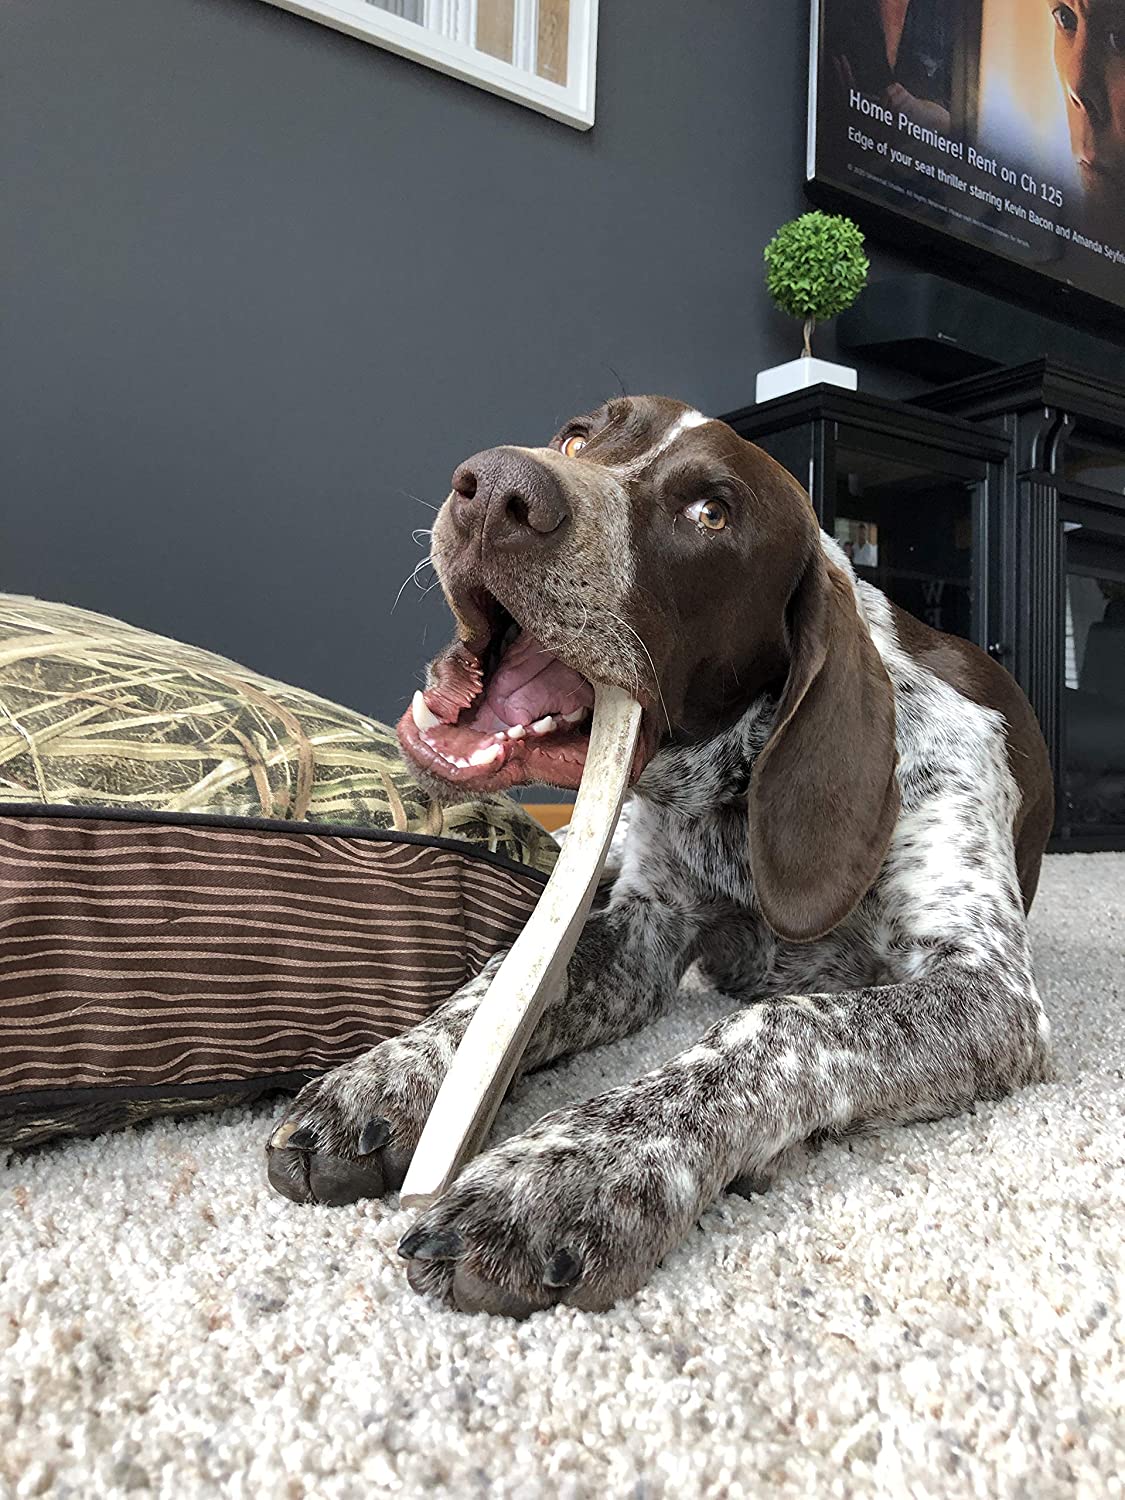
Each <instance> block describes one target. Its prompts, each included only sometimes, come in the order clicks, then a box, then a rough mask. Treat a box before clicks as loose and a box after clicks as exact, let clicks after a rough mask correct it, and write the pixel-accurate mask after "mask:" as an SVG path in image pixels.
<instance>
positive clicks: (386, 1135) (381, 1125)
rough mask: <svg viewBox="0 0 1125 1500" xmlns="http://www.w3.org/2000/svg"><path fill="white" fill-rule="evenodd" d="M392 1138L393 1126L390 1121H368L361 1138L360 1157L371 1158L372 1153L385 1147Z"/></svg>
mask: <svg viewBox="0 0 1125 1500" xmlns="http://www.w3.org/2000/svg"><path fill="white" fill-rule="evenodd" d="M390 1138H391V1126H390V1122H389V1121H388V1120H368V1122H367V1124H366V1125H365V1126H364V1127H363V1133H362V1134H361V1136H360V1138H359V1154H360V1156H370V1155H371V1153H372V1151H378V1149H379V1147H380V1146H385V1145H386V1144H387V1142H388V1141H389V1140H390Z"/></svg>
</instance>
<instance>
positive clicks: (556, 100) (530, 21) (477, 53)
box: [264, 0, 598, 130]
mask: <svg viewBox="0 0 1125 1500" xmlns="http://www.w3.org/2000/svg"><path fill="white" fill-rule="evenodd" d="M264 3H265V4H267V5H275V6H278V7H279V8H280V9H282V10H289V11H293V12H294V13H295V14H296V15H299V16H304V17H305V18H306V19H307V20H309V21H319V22H320V23H321V24H322V25H324V26H331V27H333V29H334V30H336V31H343V32H345V33H346V34H347V35H348V36H354V37H357V38H358V39H359V40H360V41H364V42H372V43H374V45H375V46H377V47H385V48H386V49H387V50H388V51H390V52H397V53H398V54H399V55H400V56H401V57H409V58H411V59H413V61H415V62H420V63H423V64H425V66H426V67H429V68H435V69H437V71H438V72H440V73H447V74H449V75H450V76H451V77H453V78H460V79H461V80H462V81H463V82H465V83H472V84H476V86H477V87H478V88H483V89H487V90H488V91H489V92H490V93H493V94H499V95H500V97H501V98H503V99H511V100H514V101H515V102H516V103H517V104H526V105H527V106H528V107H529V108H531V109H534V110H538V111H539V113H540V114H544V115H549V116H550V117H551V118H552V119H553V120H560V121H562V123H563V124H565V125H572V126H574V128H575V129H577V130H589V129H590V127H591V125H593V123H594V90H595V80H596V63H597V38H598V0H569V7H568V17H567V47H566V82H565V83H558V82H553V81H552V80H551V79H550V78H546V77H542V76H541V75H540V73H539V72H537V71H536V47H537V44H538V37H539V26H538V17H539V3H540V0H512V11H513V24H512V30H513V45H512V59H513V60H512V61H511V62H506V61H504V60H503V59H501V58H499V57H494V56H492V55H491V54H490V53H488V52H486V51H482V50H480V49H479V48H478V47H477V46H476V36H477V29H476V28H477V17H478V3H480V0H264ZM390 5H394V6H395V10H401V11H403V12H405V14H401V15H400V14H396V13H395V10H392V9H389V8H384V6H390ZM411 12H413V13H414V14H416V15H420V16H421V17H422V18H423V19H421V20H413V19H408V18H407V17H408V15H409V14H410V13H411Z"/></svg>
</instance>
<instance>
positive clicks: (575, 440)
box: [559, 432, 586, 458]
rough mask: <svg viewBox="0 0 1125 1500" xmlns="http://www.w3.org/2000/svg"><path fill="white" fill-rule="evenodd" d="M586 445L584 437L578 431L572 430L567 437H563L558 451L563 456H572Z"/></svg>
mask: <svg viewBox="0 0 1125 1500" xmlns="http://www.w3.org/2000/svg"><path fill="white" fill-rule="evenodd" d="M585 446H586V439H585V438H584V437H583V436H582V434H581V433H580V432H572V433H571V434H570V436H569V437H568V438H564V439H563V441H562V444H561V446H560V448H559V452H560V453H561V454H562V455H563V456H564V458H573V457H574V455H575V454H576V453H578V452H579V451H580V450H581V449H582V448H585Z"/></svg>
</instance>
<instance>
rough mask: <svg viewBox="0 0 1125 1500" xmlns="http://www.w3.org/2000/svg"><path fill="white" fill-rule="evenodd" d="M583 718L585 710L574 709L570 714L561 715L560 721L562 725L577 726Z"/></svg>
mask: <svg viewBox="0 0 1125 1500" xmlns="http://www.w3.org/2000/svg"><path fill="white" fill-rule="evenodd" d="M585 717H586V710H585V709H584V708H576V709H575V710H574V712H573V713H572V714H563V716H562V721H563V723H564V724H577V723H578V722H579V720H580V719H584V718H585Z"/></svg>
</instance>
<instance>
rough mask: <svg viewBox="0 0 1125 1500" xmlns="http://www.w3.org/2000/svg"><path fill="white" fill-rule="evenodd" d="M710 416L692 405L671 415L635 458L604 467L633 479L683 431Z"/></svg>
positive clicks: (681, 435)
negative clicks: (652, 441) (686, 409)
mask: <svg viewBox="0 0 1125 1500" xmlns="http://www.w3.org/2000/svg"><path fill="white" fill-rule="evenodd" d="M710 421H711V418H710V417H705V416H704V415H703V413H702V412H701V411H696V409H695V408H694V407H691V408H689V410H688V411H682V412H681V413H680V415H679V416H678V417H673V418H672V420H671V422H669V424H668V426H667V427H666V428H665V429H664V431H663V432H662V433H661V435H660V437H658V438H657V440H656V442H655V443H653V444H652V446H651V447H650V448H646V449H645V451H644V452H643V453H641V454H638V456H637V457H636V458H631V459H629V461H628V463H623V464H607V465H606V468H607V469H609V470H610V471H611V472H612V473H614V474H616V475H618V476H619V477H620V478H621V479H633V478H635V477H636V475H638V474H641V473H643V472H644V470H645V469H647V468H648V466H649V464H651V463H655V462H656V460H657V459H658V458H659V457H660V455H661V454H662V453H666V452H667V451H668V449H669V448H670V447H671V446H672V444H673V443H674V442H676V441H677V439H679V438H682V437H683V435H684V433H685V432H690V431H691V429H692V428H693V427H702V426H704V425H705V424H706V423H707V422H710Z"/></svg>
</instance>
